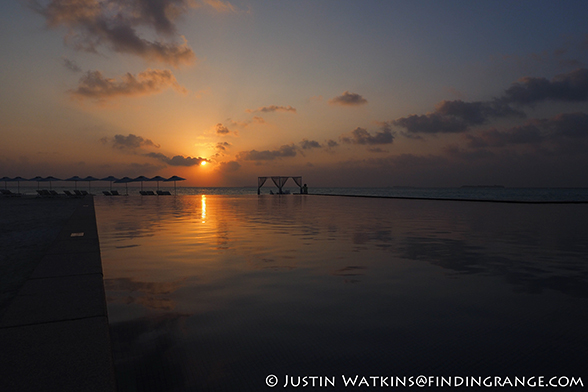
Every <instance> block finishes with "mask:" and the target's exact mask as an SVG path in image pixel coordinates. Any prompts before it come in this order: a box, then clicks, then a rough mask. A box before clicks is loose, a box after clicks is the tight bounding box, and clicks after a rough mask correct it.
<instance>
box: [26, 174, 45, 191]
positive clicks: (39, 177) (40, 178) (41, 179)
mask: <svg viewBox="0 0 588 392" xmlns="http://www.w3.org/2000/svg"><path fill="white" fill-rule="evenodd" d="M44 180H45V179H44V178H43V177H41V176H37V177H35V178H30V179H29V181H37V189H41V186H40V185H39V183H40V182H41V181H44Z"/></svg>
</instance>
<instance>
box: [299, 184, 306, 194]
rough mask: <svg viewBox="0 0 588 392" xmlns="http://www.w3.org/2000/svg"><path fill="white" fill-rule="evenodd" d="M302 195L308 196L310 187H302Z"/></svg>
mask: <svg viewBox="0 0 588 392" xmlns="http://www.w3.org/2000/svg"><path fill="white" fill-rule="evenodd" d="M300 193H302V194H303V195H308V187H307V186H306V184H304V185H303V186H302V192H300Z"/></svg>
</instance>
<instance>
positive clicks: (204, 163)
mask: <svg viewBox="0 0 588 392" xmlns="http://www.w3.org/2000/svg"><path fill="white" fill-rule="evenodd" d="M207 163H208V162H206V161H202V162H200V166H205V165H206V164H207Z"/></svg>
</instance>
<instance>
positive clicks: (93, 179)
mask: <svg viewBox="0 0 588 392" xmlns="http://www.w3.org/2000/svg"><path fill="white" fill-rule="evenodd" d="M82 181H88V193H91V189H90V183H91V182H92V181H100V179H99V178H96V177H92V176H88V177H86V178H82Z"/></svg>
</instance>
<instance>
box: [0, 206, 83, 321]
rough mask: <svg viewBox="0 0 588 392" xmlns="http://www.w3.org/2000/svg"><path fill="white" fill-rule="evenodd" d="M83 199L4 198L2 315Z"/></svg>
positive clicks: (0, 241) (0, 265) (0, 229)
mask: <svg viewBox="0 0 588 392" xmlns="http://www.w3.org/2000/svg"><path fill="white" fill-rule="evenodd" d="M80 200H81V199H68V198H36V197H15V198H0V318H1V317H2V315H3V314H4V311H5V309H6V307H7V306H8V304H9V303H10V301H11V300H12V299H13V298H14V296H15V295H16V293H17V292H18V290H19V289H20V287H21V286H22V285H23V284H24V282H25V281H26V280H27V278H28V277H29V276H30V275H31V273H32V272H33V270H34V269H35V267H36V266H37V264H38V263H39V261H40V260H41V258H42V256H43V254H44V253H45V251H46V250H47V248H48V247H49V246H50V245H51V243H52V242H53V241H54V240H55V238H56V237H57V235H58V234H59V231H60V230H61V228H62V227H63V226H64V225H65V223H66V222H67V220H68V219H69V217H70V216H71V215H72V214H73V212H74V210H75V209H76V207H77V206H78V204H79V203H80Z"/></svg>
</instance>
